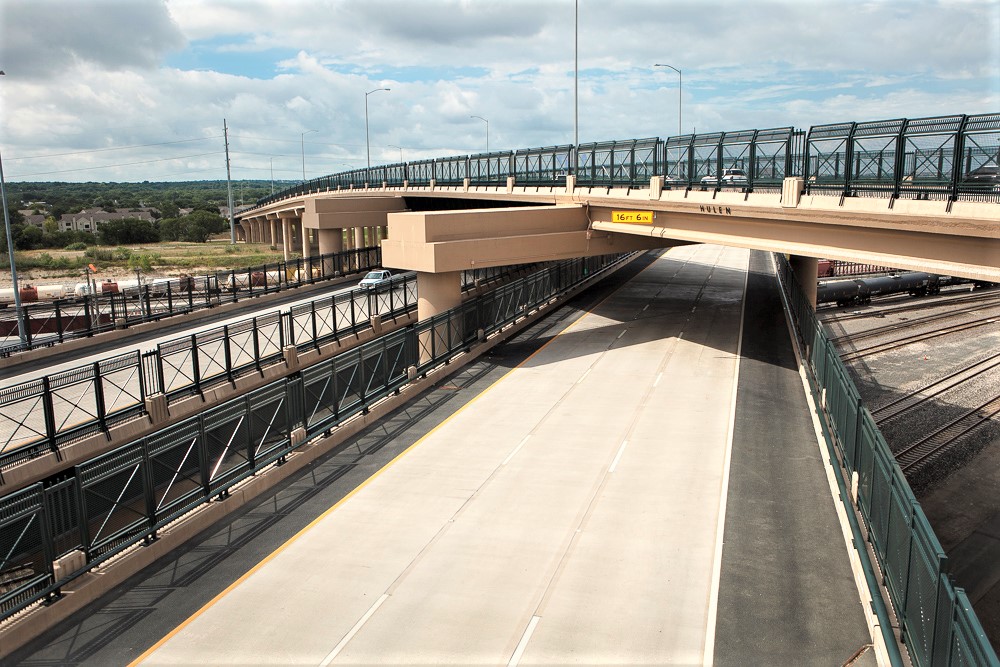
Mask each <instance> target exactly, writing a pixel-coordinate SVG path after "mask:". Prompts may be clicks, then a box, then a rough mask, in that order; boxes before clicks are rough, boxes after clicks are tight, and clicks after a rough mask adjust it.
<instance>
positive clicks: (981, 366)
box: [871, 354, 1000, 424]
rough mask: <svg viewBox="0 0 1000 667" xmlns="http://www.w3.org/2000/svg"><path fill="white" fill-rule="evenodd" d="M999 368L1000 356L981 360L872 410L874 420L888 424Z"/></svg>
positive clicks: (877, 422) (996, 355)
mask: <svg viewBox="0 0 1000 667" xmlns="http://www.w3.org/2000/svg"><path fill="white" fill-rule="evenodd" d="M998 367H1000V354H994V355H993V356H991V357H987V358H986V359H981V360H979V361H977V362H976V363H974V364H969V365H968V366H966V367H964V368H960V369H958V370H957V371H955V372H953V373H949V374H948V375H946V376H944V377H943V378H940V379H938V380H935V381H934V382H932V383H930V384H928V385H926V386H924V387H921V388H920V389H918V390H917V391H914V392H911V393H909V394H907V395H906V396H902V397H900V398H898V399H896V400H895V401H892V402H891V403H887V404H886V405H883V406H882V407H880V408H878V409H877V410H872V413H871V415H872V418H873V419H874V420H875V423H876V424H882V423H884V422H887V421H889V420H890V419H892V418H893V417H896V416H898V415H901V414H902V413H904V412H906V411H907V410H912V409H913V408H915V407H917V406H920V405H922V404H924V403H926V402H927V401H929V400H931V399H933V398H936V397H938V396H940V395H941V394H943V393H944V392H946V391H948V390H949V389H953V388H955V387H957V386H959V385H961V384H962V383H963V382H968V381H969V380H971V379H973V378H975V377H979V376H980V375H983V374H985V373H987V372H989V371H991V370H993V369H995V368H998ZM932 390H933V391H932ZM927 392H930V393H927Z"/></svg>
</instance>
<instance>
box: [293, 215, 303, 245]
mask: <svg viewBox="0 0 1000 667" xmlns="http://www.w3.org/2000/svg"><path fill="white" fill-rule="evenodd" d="M290 222H291V225H292V226H291V232H292V234H291V236H290V238H291V240H292V252H302V219H301V218H292V219H291V220H290Z"/></svg>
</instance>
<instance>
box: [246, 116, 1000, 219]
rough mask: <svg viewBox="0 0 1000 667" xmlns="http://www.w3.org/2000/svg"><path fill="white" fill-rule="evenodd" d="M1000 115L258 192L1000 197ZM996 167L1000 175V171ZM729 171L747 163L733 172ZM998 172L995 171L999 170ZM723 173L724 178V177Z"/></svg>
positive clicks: (517, 159)
mask: <svg viewBox="0 0 1000 667" xmlns="http://www.w3.org/2000/svg"><path fill="white" fill-rule="evenodd" d="M998 164H1000V113H991V114H978V115H955V116H937V117H933V118H916V119H905V118H903V119H894V120H880V121H872V122H861V123H858V122H848V123H833V124H827V125H815V126H812V127H810V128H809V129H808V131H806V130H800V129H795V128H793V127H780V128H772V129H764V130H757V129H753V130H739V131H736V132H714V133H711V134H688V135H682V136H673V137H668V138H666V139H660V138H659V137H651V138H647V139H627V140H619V141H606V142H600V143H591V144H580V145H578V146H573V145H564V146H550V147H547V148H524V149H518V150H515V151H500V152H494V153H481V154H477V155H460V156H450V157H442V158H435V159H431V160H419V161H415V162H399V163H395V164H389V165H382V166H377V167H371V168H364V169H353V170H351V171H345V172H340V173H337V174H331V175H329V176H323V177H320V178H315V179H312V180H310V181H306V182H304V183H300V184H297V185H294V186H292V187H290V188H287V189H285V190H283V191H282V192H279V193H276V194H274V195H269V196H267V197H263V198H262V199H260V200H258V201H257V203H256V205H255V206H254V208H251V209H249V211H247V212H250V213H252V212H253V211H254V210H255V209H257V208H260V207H262V206H266V205H268V204H271V203H274V202H277V201H281V200H282V199H287V198H289V197H297V196H300V195H303V194H309V193H313V192H321V191H324V190H348V189H351V188H367V187H378V188H381V187H383V184H384V185H385V186H386V187H393V188H401V187H403V186H404V185H407V186H409V187H426V186H429V185H430V184H431V182H432V181H433V182H434V183H435V184H437V185H443V186H456V185H462V184H464V182H465V179H468V181H469V185H470V186H487V187H489V186H497V187H499V186H504V185H506V184H507V178H508V177H513V178H514V181H515V183H517V184H519V185H526V186H558V185H562V184H564V183H565V182H566V176H567V175H570V174H572V175H575V176H576V179H577V180H576V182H577V184H578V185H580V186H584V187H628V188H648V187H649V183H650V179H651V178H652V177H653V176H662V177H663V178H664V187H665V188H668V189H671V188H673V189H677V188H681V189H692V188H701V189H713V190H721V189H736V190H740V191H743V192H753V191H755V190H770V191H780V190H781V185H782V181H783V179H784V178H785V177H788V176H801V177H802V178H803V179H804V185H803V189H804V191H805V192H807V193H810V194H827V195H835V196H840V197H857V196H880V197H892V198H899V197H904V196H905V197H911V198H914V199H946V200H948V201H956V200H959V199H965V200H975V201H989V202H1000V175H998V174H997V172H996V167H997V165H998ZM990 169H992V170H993V171H992V172H990V171H989V170H990ZM726 170H739V173H738V174H737V173H733V174H730V175H729V176H725V174H726V173H727V171H726ZM991 173H992V176H991V175H990V174H991ZM720 175H722V177H721V178H720Z"/></svg>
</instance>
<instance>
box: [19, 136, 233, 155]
mask: <svg viewBox="0 0 1000 667" xmlns="http://www.w3.org/2000/svg"><path fill="white" fill-rule="evenodd" d="M220 137H222V135H221V134H219V135H215V136H211V137H200V138H198V139H179V140H177V141H161V142H159V143H156V144H136V145H135V146H118V147H115V148H94V149H91V150H86V151H73V152H71V153H46V154H44V155H27V156H25V157H11V158H7V159H8V161H10V160H41V159H44V158H49V157H64V156H66V155H86V154H87V153H103V152H106V151H124V150H130V149H132V148H151V147H153V146H170V145H172V144H187V143H191V142H194V141H209V140H211V139H219V138H220Z"/></svg>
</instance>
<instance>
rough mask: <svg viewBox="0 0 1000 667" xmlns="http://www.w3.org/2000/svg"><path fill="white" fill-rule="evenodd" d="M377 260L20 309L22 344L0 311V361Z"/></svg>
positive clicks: (256, 272)
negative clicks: (34, 349) (67, 341)
mask: <svg viewBox="0 0 1000 667" xmlns="http://www.w3.org/2000/svg"><path fill="white" fill-rule="evenodd" d="M381 261H382V251H381V248H378V247H372V248H362V249H358V250H347V251H344V252H339V253H333V254H328V255H317V256H315V257H304V258H299V259H293V260H289V261H287V262H275V263H271V264H263V265H260V266H252V267H248V268H245V269H239V270H231V271H220V272H217V273H215V274H214V275H210V276H191V277H184V278H176V279H171V280H168V281H158V282H154V283H150V284H146V285H142V286H139V287H133V288H126V289H124V290H121V291H120V292H115V293H109V294H95V295H88V296H86V297H81V298H65V299H57V300H55V301H50V302H44V303H30V304H24V305H22V312H23V313H24V320H25V327H24V333H25V342H24V343H22V342H21V340H20V329H19V324H18V317H17V312H16V311H15V309H14V308H13V307H9V308H3V309H0V356H9V355H11V354H13V353H15V352H20V351H23V350H30V349H33V348H37V347H45V346H50V345H55V344H57V343H61V342H63V341H65V340H71V339H74V338H85V337H88V336H93V335H94V334H97V333H101V332H104V331H112V330H114V329H122V328H127V327H130V326H135V325H136V324H140V323H143V322H152V321H156V320H160V319H163V318H165V317H172V316H174V315H182V314H184V313H190V312H192V311H195V310H199V309H202V308H213V307H216V306H219V305H221V304H224V303H231V302H234V301H239V300H240V299H246V298H250V297H257V296H261V295H263V294H271V293H272V292H278V291H281V290H285V289H288V288H290V287H299V286H301V285H307V284H312V283H316V282H319V281H323V280H329V279H331V278H334V277H337V276H341V275H344V274H347V273H355V272H360V271H367V270H369V269H373V268H377V267H379V266H381Z"/></svg>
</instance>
